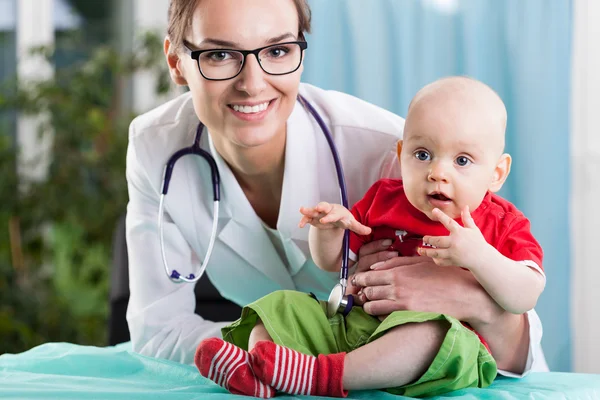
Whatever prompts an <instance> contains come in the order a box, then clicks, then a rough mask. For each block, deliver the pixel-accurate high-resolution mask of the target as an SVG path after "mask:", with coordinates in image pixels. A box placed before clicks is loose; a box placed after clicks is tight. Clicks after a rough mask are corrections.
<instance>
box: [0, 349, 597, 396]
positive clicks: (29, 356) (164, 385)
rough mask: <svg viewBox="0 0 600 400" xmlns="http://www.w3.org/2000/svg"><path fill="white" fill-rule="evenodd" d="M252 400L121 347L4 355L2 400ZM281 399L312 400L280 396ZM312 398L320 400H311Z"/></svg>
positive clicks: (539, 378) (552, 392) (584, 390)
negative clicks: (232, 399)
mask: <svg viewBox="0 0 600 400" xmlns="http://www.w3.org/2000/svg"><path fill="white" fill-rule="evenodd" d="M42 398H43V399H47V398H53V399H110V400H121V399H165V400H179V399H198V400H205V399H206V400H219V399H231V398H236V399H248V398H249V397H242V396H234V395H231V394H229V393H228V392H227V391H226V390H225V389H223V388H221V387H219V386H217V385H215V384H213V383H212V382H210V381H209V380H207V379H205V378H203V377H202V376H200V374H199V373H198V371H197V370H196V368H195V367H193V366H187V365H182V364H178V363H174V362H171V361H165V360H159V359H153V358H149V357H145V356H141V355H139V354H135V353H133V352H130V351H129V350H128V347H127V345H119V346H116V347H106V348H98V347H86V346H78V345H74V344H69V343H48V344H44V345H41V346H38V347H35V348H33V349H31V350H29V351H26V352H24V353H20V354H4V355H2V356H0V399H2V400H4V399H42ZM276 398H277V399H282V400H286V399H294V398H307V397H303V396H299V397H298V396H297V397H295V396H288V395H279V396H277V397H276ZM348 398H350V399H373V400H391V399H394V400H396V399H400V398H403V397H400V396H394V395H391V394H388V393H385V392H381V391H364V392H350V395H349V396H348ZM440 398H455V399H457V398H458V399H600V375H591V374H567V373H556V372H550V373H532V374H530V375H529V376H528V377H526V378H523V379H521V380H518V379H509V378H499V379H497V380H496V381H495V382H494V384H493V385H492V386H490V387H489V388H486V389H467V390H461V391H457V392H454V393H451V394H449V395H447V396H441V397H436V399H440ZM311 399H317V397H312V398H311Z"/></svg>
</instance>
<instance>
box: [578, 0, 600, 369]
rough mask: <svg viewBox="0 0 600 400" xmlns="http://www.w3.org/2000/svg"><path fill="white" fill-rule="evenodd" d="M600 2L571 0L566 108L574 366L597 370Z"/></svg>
mask: <svg viewBox="0 0 600 400" xmlns="http://www.w3.org/2000/svg"><path fill="white" fill-rule="evenodd" d="M598 21H600V1H598V0H576V1H575V2H574V14H573V26H574V32H573V64H572V68H573V69H572V92H571V95H572V100H571V101H572V102H571V104H572V108H571V124H572V125H571V128H572V129H571V174H572V176H571V182H572V193H571V194H572V202H571V232H572V235H571V238H572V239H571V240H572V243H571V245H572V247H571V249H572V255H573V256H572V266H571V267H572V280H571V282H572V285H573V286H572V290H571V293H573V302H572V309H571V315H572V321H571V322H572V328H573V347H574V348H573V369H574V371H576V372H589V373H600V345H599V343H598V341H599V340H600V288H599V285H600V256H599V253H598V250H597V249H598V248H600V243H599V242H598V239H600V230H599V228H600V212H598V211H599V209H600V122H599V121H600V120H599V117H600V24H599V23H598Z"/></svg>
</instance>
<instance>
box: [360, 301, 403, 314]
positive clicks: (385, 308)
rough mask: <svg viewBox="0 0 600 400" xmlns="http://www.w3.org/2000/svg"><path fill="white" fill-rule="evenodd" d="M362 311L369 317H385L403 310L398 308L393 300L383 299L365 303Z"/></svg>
mask: <svg viewBox="0 0 600 400" xmlns="http://www.w3.org/2000/svg"><path fill="white" fill-rule="evenodd" d="M363 310H365V312H366V313H367V314H370V315H387V314H390V313H392V312H394V311H402V310H404V308H402V307H400V305H399V304H398V303H396V302H395V301H394V300H389V299H383V300H373V301H367V302H365V304H363Z"/></svg>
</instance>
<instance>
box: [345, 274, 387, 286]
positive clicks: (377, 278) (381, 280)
mask: <svg viewBox="0 0 600 400" xmlns="http://www.w3.org/2000/svg"><path fill="white" fill-rule="evenodd" d="M389 272H390V271H389V270H386V271H366V272H359V273H357V274H356V275H354V279H353V280H352V284H353V285H354V286H362V287H366V286H385V285H389V284H390V282H391V276H390V274H389Z"/></svg>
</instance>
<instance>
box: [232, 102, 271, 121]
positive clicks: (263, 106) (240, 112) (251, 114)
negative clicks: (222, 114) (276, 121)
mask: <svg viewBox="0 0 600 400" xmlns="http://www.w3.org/2000/svg"><path fill="white" fill-rule="evenodd" d="M274 103H275V100H267V101H263V102H260V103H252V104H247V103H231V104H228V105H227V107H228V108H229V109H230V110H231V112H232V113H233V115H235V116H236V117H238V118H239V119H242V120H244V121H258V120H261V119H263V118H264V117H265V115H267V113H268V112H269V111H270V110H271V109H272V108H273V105H274Z"/></svg>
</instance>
